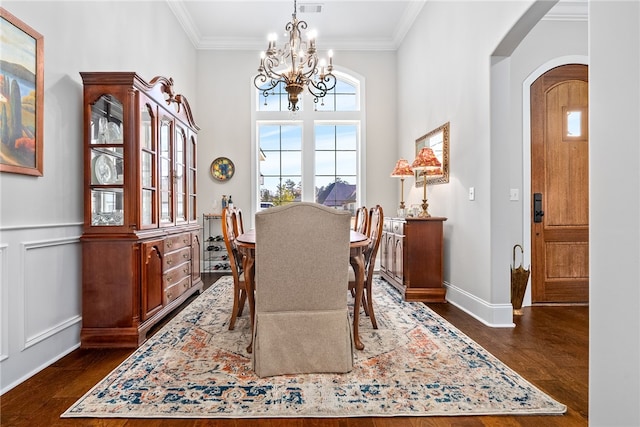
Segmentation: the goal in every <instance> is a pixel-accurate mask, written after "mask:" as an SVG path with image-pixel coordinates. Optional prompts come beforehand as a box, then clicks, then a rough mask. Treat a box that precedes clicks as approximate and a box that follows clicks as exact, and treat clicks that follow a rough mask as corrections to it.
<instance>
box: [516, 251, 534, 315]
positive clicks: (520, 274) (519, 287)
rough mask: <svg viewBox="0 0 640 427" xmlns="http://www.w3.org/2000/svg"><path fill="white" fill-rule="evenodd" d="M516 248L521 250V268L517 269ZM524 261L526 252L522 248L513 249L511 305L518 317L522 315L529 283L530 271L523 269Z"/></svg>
mask: <svg viewBox="0 0 640 427" xmlns="http://www.w3.org/2000/svg"><path fill="white" fill-rule="evenodd" d="M516 248H520V266H519V267H517V268H516ZM523 260H524V250H523V249H522V246H520V245H515V246H514V247H513V265H512V266H511V305H512V306H513V314H515V315H518V316H519V315H521V314H522V300H523V299H524V292H525V290H526V289H527V282H528V281H529V270H525V269H524V268H523V267H522V262H523ZM529 267H531V266H529Z"/></svg>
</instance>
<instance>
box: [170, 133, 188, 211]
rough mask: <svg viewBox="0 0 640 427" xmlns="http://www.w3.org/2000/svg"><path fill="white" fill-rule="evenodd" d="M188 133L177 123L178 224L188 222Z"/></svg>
mask: <svg viewBox="0 0 640 427" xmlns="http://www.w3.org/2000/svg"><path fill="white" fill-rule="evenodd" d="M186 155H187V131H186V129H184V128H183V127H182V126H181V125H180V124H179V123H176V145H175V152H174V178H173V180H174V193H173V194H174V197H175V200H176V222H178V223H181V222H186V221H187V213H186V209H187V164H186V162H187V157H186Z"/></svg>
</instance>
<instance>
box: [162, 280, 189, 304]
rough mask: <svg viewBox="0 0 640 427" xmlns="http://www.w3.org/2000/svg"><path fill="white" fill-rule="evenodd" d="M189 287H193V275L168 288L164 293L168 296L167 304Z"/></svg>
mask: <svg viewBox="0 0 640 427" xmlns="http://www.w3.org/2000/svg"><path fill="white" fill-rule="evenodd" d="M189 288H191V277H185V278H183V279H182V280H180V281H179V282H178V283H176V284H175V285H172V286H170V287H168V288H166V289H165V291H164V293H165V296H166V297H167V304H168V303H170V302H171V301H173V300H174V299H176V298H178V297H179V296H180V295H182V294H183V293H185V292H186V291H187V290H188V289H189Z"/></svg>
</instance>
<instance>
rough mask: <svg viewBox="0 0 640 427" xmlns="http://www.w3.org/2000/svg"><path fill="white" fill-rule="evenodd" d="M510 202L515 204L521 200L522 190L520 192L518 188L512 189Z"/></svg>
mask: <svg viewBox="0 0 640 427" xmlns="http://www.w3.org/2000/svg"><path fill="white" fill-rule="evenodd" d="M509 200H511V201H513V202H515V201H518V200H520V190H518V189H517V188H512V189H511V190H509Z"/></svg>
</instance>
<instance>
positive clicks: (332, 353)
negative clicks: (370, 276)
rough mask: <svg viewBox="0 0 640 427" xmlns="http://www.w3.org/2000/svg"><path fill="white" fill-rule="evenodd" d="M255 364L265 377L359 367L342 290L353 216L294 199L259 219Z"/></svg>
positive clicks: (256, 255) (259, 373) (260, 373)
mask: <svg viewBox="0 0 640 427" xmlns="http://www.w3.org/2000/svg"><path fill="white" fill-rule="evenodd" d="M255 225H256V247H255V278H256V291H255V323H254V336H253V353H252V362H253V368H254V371H255V372H256V374H257V375H258V376H260V377H265V376H272V375H283V374H297V373H320V372H332V373H341V372H348V371H351V369H352V368H353V337H352V335H351V321H350V318H349V310H348V306H347V299H346V298H347V297H346V295H345V293H344V284H345V282H346V281H347V278H348V277H347V276H348V271H347V269H345V268H336V266H343V265H344V264H345V262H346V261H347V260H348V259H349V256H350V247H349V246H350V237H349V230H350V227H351V215H350V213H349V212H347V211H340V210H336V209H332V208H329V207H326V206H323V205H320V204H317V203H305V202H296V203H291V204H288V205H285V206H276V207H273V208H269V209H265V210H262V211H260V212H258V213H257V214H256V216H255Z"/></svg>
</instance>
